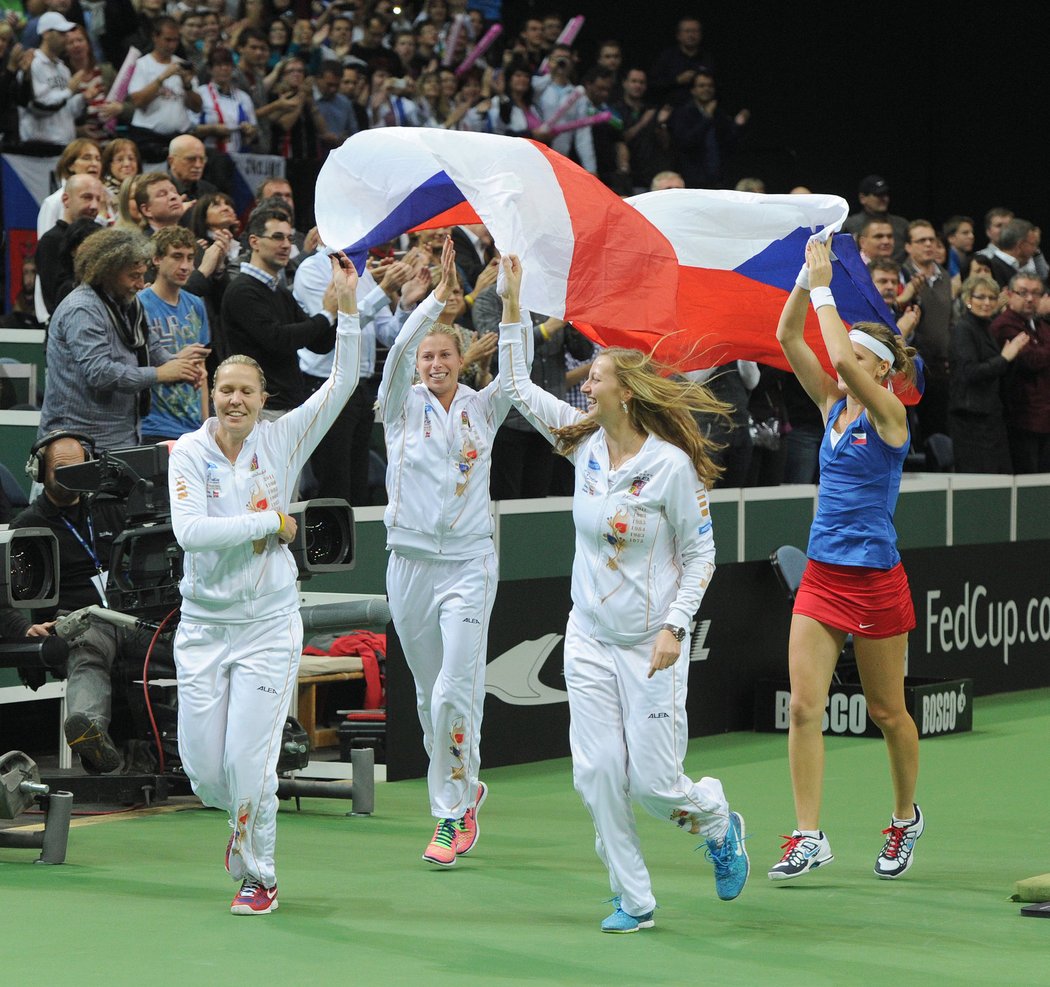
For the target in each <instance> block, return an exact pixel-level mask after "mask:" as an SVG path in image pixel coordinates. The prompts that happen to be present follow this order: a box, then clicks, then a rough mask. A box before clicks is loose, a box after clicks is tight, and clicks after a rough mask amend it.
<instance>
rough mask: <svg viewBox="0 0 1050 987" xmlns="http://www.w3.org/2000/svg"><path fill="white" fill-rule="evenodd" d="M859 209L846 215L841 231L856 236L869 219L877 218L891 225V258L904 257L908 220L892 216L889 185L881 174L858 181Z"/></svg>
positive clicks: (900, 258)
mask: <svg viewBox="0 0 1050 987" xmlns="http://www.w3.org/2000/svg"><path fill="white" fill-rule="evenodd" d="M857 198H858V199H859V200H860V206H861V208H860V211H859V212H855V213H853V214H852V215H850V216H847V217H846V222H845V223H843V224H842V232H843V233H852V234H853V235H854V236H856V235H857V234H858V233H860V231H861V230H862V229H863V228H864V224H865V223H866V222H867V221H868V220H869V219H879V220H882V221H883V222H884V223H889V224H890V226H892V227H893V259H894V260H895V261H897V263H901V262H902V261H903V260H904V258H905V251H904V245H905V244H906V243H907V242H908V221H907V220H906V219H905V218H904V217H903V216H894V215H893V213H891V212H890V211H889V207H890V186H889V182H887V181H886V179H885V178H883V177H882V175H868V177H867V178H865V179H864V180H863V181H861V183H860V188H859V189H858V192H857Z"/></svg>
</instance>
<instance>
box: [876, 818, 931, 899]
mask: <svg viewBox="0 0 1050 987" xmlns="http://www.w3.org/2000/svg"><path fill="white" fill-rule="evenodd" d="M925 828H926V819H925V818H924V817H923V814H922V812H921V811H920V810H919V807H918V806H915V820H914V821H913V822H910V823H908V824H907V825H906V826H898V825H895V824H894V822H893V820H892V819H891V820H890V825H889V828H888V829H884V830H883V831H882V832H883V833H884V834H885V836H886V843H885V845H884V846H883V848H882V852H881V853H880V854H879V856H878V858H877V859H876V860H875V876H876V877H881V878H883V879H884V880H887V881H892V880H893V879H894V878H895V877H900V876H901V874H903V873H904V872H905V871H906V870H907V869H908V868H909V867H911V862H912V858H913V856H914V851H915V841H916V840H917V839H918V838H919V837H920V836H922V831H923V830H924V829H925Z"/></svg>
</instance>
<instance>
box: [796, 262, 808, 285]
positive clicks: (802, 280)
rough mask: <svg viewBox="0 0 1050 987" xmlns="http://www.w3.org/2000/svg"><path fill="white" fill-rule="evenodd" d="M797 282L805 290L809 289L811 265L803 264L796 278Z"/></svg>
mask: <svg viewBox="0 0 1050 987" xmlns="http://www.w3.org/2000/svg"><path fill="white" fill-rule="evenodd" d="M795 284H796V285H797V286H798V287H799V288H801V289H802V290H803V291H809V266H808V265H806V264H803V265H802V270H801V271H799V272H798V277H797V278H795Z"/></svg>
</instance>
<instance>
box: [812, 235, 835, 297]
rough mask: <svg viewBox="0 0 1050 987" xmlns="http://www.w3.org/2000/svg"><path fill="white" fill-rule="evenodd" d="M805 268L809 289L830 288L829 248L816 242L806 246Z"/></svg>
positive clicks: (813, 241)
mask: <svg viewBox="0 0 1050 987" xmlns="http://www.w3.org/2000/svg"><path fill="white" fill-rule="evenodd" d="M806 266H807V267H808V268H809V286H810V288H811V289H812V288H830V287H831V248H830V247H829V246H828V245H827V244H826V243H823V242H821V241H818V240H810V241H809V243H807V244H806Z"/></svg>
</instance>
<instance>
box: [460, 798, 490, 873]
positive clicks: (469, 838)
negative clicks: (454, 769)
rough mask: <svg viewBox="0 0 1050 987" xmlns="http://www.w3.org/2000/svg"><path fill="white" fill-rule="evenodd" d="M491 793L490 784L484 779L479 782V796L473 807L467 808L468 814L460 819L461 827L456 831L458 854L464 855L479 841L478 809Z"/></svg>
mask: <svg viewBox="0 0 1050 987" xmlns="http://www.w3.org/2000/svg"><path fill="white" fill-rule="evenodd" d="M488 795H489V786H488V785H486V784H485V782H483V781H479V782H478V797H477V800H476V801H475V802H474V808H473V809H467V811H466V814H465V815H464V816H463V818H462V820H460V824H461V826H462V828H461V829H458V830H457V831H456V856H459V857H461V856H463V854H465V853H470V851H471V850H473V849H474V845H475V844H476V843H477V842H478V832H479V830H478V811H479V810H480V809H481V807H482V806H483V805H484V804H485V799H487V798H488Z"/></svg>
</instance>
